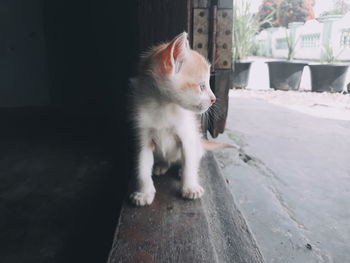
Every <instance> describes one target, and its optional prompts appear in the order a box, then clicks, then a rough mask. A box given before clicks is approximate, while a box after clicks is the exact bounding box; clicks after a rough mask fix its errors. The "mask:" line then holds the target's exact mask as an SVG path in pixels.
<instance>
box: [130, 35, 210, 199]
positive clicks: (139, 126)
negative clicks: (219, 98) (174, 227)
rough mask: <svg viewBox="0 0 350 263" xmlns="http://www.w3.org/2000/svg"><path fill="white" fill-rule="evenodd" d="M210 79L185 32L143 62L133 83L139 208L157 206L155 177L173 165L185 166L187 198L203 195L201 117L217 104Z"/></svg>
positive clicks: (205, 64)
mask: <svg viewBox="0 0 350 263" xmlns="http://www.w3.org/2000/svg"><path fill="white" fill-rule="evenodd" d="M209 78H210V64H209V63H208V61H207V60H206V59H205V58H204V57H203V56H202V55H200V54H199V53H197V52H196V51H194V50H191V49H190V47H189V43H188V40H187V33H186V32H184V33H182V34H180V35H178V36H176V37H175V38H174V39H173V40H172V41H171V42H169V43H165V44H162V45H159V46H156V47H155V48H153V49H152V50H151V51H150V52H149V53H147V54H146V55H145V56H144V57H143V58H142V59H141V62H140V65H139V74H138V76H137V77H136V78H135V79H133V80H132V81H131V84H132V85H131V86H132V90H133V96H132V100H133V103H132V107H133V108H132V110H133V114H132V118H133V121H134V124H135V126H136V127H135V128H136V130H137V136H138V143H139V145H138V146H139V149H138V150H139V152H138V159H137V164H138V166H137V187H138V188H137V191H135V192H133V193H132V194H131V196H130V198H131V201H132V202H133V203H134V204H135V205H138V206H143V205H150V204H151V203H152V202H153V199H154V195H155V192H156V190H155V188H154V185H153V181H152V173H153V174H155V175H160V174H164V173H166V171H167V170H168V168H169V167H170V165H171V164H173V163H181V164H182V175H181V184H182V189H181V191H182V196H183V197H184V198H187V199H196V198H200V197H201V196H202V195H203V193H204V189H203V188H202V186H201V185H200V184H199V181H198V168H199V162H200V160H201V157H202V155H203V153H204V148H203V144H202V141H201V135H200V132H199V125H198V122H197V118H196V114H201V113H204V112H205V111H207V110H208V109H209V107H210V106H211V105H212V104H213V103H214V102H215V100H216V98H215V95H214V94H213V92H212V91H211V89H210V87H209ZM207 145H208V143H207ZM209 147H210V144H209ZM214 148H215V146H214Z"/></svg>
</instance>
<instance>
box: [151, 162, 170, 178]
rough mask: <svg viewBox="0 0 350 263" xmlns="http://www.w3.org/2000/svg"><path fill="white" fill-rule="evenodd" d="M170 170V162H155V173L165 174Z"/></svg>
mask: <svg viewBox="0 0 350 263" xmlns="http://www.w3.org/2000/svg"><path fill="white" fill-rule="evenodd" d="M168 170H169V164H168V163H165V162H162V163H155V164H154V166H153V174H154V175H157V176H159V175H163V174H165V173H166V172H167V171H168Z"/></svg>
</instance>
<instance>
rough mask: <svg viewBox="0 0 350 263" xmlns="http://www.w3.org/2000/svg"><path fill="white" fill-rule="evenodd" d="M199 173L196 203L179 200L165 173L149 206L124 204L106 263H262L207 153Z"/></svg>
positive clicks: (172, 178) (157, 181)
mask: <svg viewBox="0 0 350 263" xmlns="http://www.w3.org/2000/svg"><path fill="white" fill-rule="evenodd" d="M200 173H201V175H200V176H201V179H202V184H203V186H204V188H205V189H206V193H205V195H204V197H203V198H202V199H201V200H196V201H187V200H184V199H182V198H181V197H180V191H179V189H180V181H179V179H178V178H177V176H175V175H174V171H170V172H169V173H168V174H167V175H164V176H160V177H157V178H155V179H154V180H155V185H156V189H157V194H156V197H155V201H154V203H153V204H152V205H151V206H148V207H142V208H136V207H134V206H132V205H130V204H129V203H128V202H125V203H124V205H123V209H122V212H121V215H120V221H119V224H118V227H117V230H116V234H115V238H114V242H113V246H112V249H111V251H110V255H109V260H108V262H109V263H117V262H118V263H119V262H133V263H134V262H143V263H146V262H191V263H192V262H208V263H209V262H210V263H213V262H235V263H241V262H250V263H251V262H263V258H262V255H261V253H260V251H259V249H258V247H257V245H256V242H255V240H254V238H253V236H252V235H251V233H250V231H249V229H248V227H247V224H246V223H245V220H244V218H243V217H242V215H241V213H240V211H239V210H238V209H237V206H236V205H235V202H234V200H233V197H232V195H231V194H230V192H229V189H228V188H227V186H226V182H225V181H224V178H223V177H222V175H221V173H220V171H219V168H218V166H217V163H216V160H215V158H214V157H213V155H212V154H211V153H208V154H207V156H206V157H205V158H203V161H202V165H201V171H200Z"/></svg>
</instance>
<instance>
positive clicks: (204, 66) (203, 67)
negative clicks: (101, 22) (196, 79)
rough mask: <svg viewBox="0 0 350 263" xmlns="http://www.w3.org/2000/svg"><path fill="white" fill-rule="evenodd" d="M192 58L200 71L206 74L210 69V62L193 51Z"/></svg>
mask: <svg viewBox="0 0 350 263" xmlns="http://www.w3.org/2000/svg"><path fill="white" fill-rule="evenodd" d="M191 56H192V59H193V61H194V63H195V65H196V68H197V70H198V71H201V72H206V71H207V70H208V69H209V63H208V61H207V60H206V59H205V58H204V57H203V56H202V55H201V54H199V53H198V52H196V51H194V50H191Z"/></svg>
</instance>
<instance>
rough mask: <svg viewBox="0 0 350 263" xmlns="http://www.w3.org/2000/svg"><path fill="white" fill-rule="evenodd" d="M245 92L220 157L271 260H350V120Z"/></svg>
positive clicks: (232, 112)
mask: <svg viewBox="0 0 350 263" xmlns="http://www.w3.org/2000/svg"><path fill="white" fill-rule="evenodd" d="M235 92H237V93H236V94H235ZM240 94H242V91H231V94H230V95H231V96H230V105H229V114H228V120H227V125H226V128H227V129H226V131H225V133H224V134H223V135H220V136H219V138H217V140H219V141H225V142H234V143H235V144H238V145H240V146H241V151H240V152H238V151H236V150H232V149H223V150H218V151H216V153H215V156H216V158H217V160H218V162H219V164H220V167H221V169H222V172H223V175H224V177H225V178H226V179H227V180H226V181H227V185H228V187H229V188H230V190H231V192H232V193H233V196H234V198H235V199H236V202H237V203H238V205H239V207H240V209H241V211H242V213H243V215H244V217H245V218H246V219H247V223H248V225H249V226H250V228H251V230H252V232H253V234H254V236H255V238H256V240H257V242H258V244H259V246H260V249H261V252H262V254H263V256H264V258H265V260H266V262H269V263H270V262H280V263H289V262H293V263H312V262H340V263H342V262H349V258H350V121H347V120H335V119H331V118H328V117H327V116H313V115H310V114H307V113H304V112H301V111H296V110H294V109H290V108H287V107H285V106H283V103H282V104H281V105H277V104H273V103H271V102H269V101H268V100H266V99H264V98H257V97H254V96H253V95H252V96H241V95H240ZM248 94H249V92H248ZM286 94H288V93H286ZM279 96H282V97H283V94H282V95H279ZM342 96H350V95H342ZM285 103H287V102H285Z"/></svg>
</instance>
